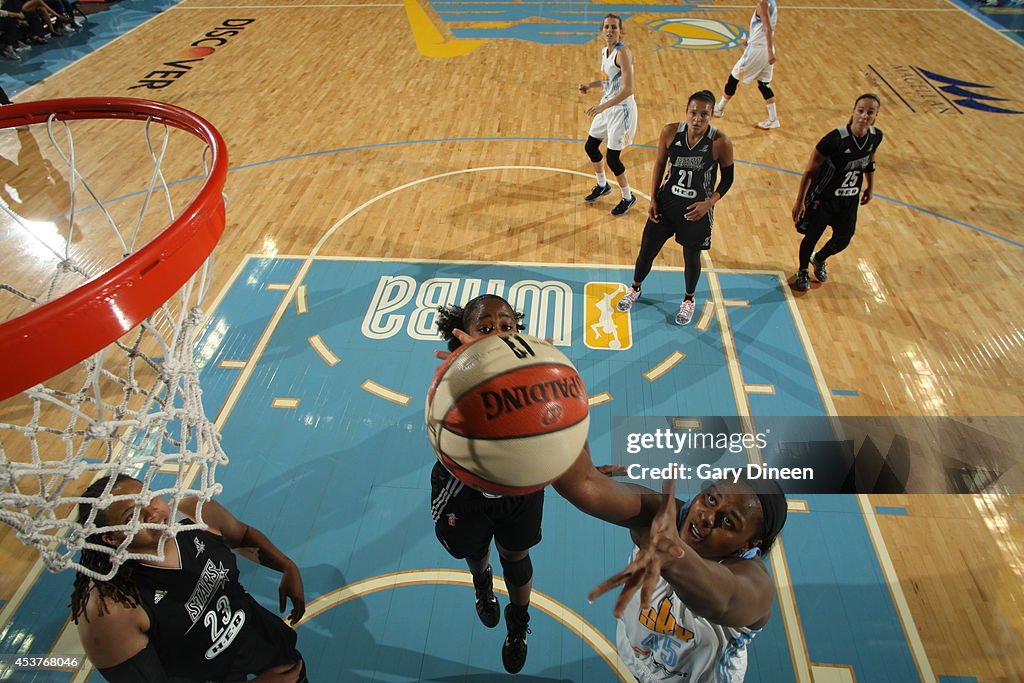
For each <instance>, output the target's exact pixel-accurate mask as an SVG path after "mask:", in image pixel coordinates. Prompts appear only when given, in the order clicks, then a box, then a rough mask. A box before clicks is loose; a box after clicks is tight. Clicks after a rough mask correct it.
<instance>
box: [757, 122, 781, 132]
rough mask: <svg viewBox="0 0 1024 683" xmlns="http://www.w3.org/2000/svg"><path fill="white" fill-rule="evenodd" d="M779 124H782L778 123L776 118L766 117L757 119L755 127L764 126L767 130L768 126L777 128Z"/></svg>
mask: <svg viewBox="0 0 1024 683" xmlns="http://www.w3.org/2000/svg"><path fill="white" fill-rule="evenodd" d="M781 125H782V124H781V123H779V120H778V119H768V120H767V121H759V122H758V124H757V127H758V128H764V129H765V130H768V129H769V128H778V127H780V126H781Z"/></svg>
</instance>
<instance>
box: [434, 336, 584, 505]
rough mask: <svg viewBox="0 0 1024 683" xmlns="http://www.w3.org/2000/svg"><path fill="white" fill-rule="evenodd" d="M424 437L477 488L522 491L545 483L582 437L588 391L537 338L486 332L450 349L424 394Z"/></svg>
mask: <svg viewBox="0 0 1024 683" xmlns="http://www.w3.org/2000/svg"><path fill="white" fill-rule="evenodd" d="M426 423H427V436H428V438H429V439H430V445H431V446H432V447H433V448H434V452H435V453H436V454H437V457H438V459H439V460H440V461H441V463H442V464H443V465H444V466H445V467H446V468H447V469H448V471H449V472H451V473H452V474H453V475H455V476H456V477H458V478H459V479H461V480H462V481H463V482H465V483H466V484H469V485H470V486H473V487H475V488H477V489H480V490H483V491H487V492H489V493H496V494H501V495H511V496H522V495H526V494H527V493H532V492H533V491H537V490H540V489H542V488H544V487H545V486H546V485H547V484H549V483H551V482H552V481H554V480H555V479H557V478H558V477H560V476H561V475H562V474H564V473H565V471H566V470H567V469H569V466H570V465H572V463H573V462H574V461H575V460H576V457H577V456H578V455H579V453H580V450H581V449H582V448H583V444H584V443H585V442H586V440H587V428H588V427H589V425H590V410H589V405H588V403H587V391H586V388H585V387H584V385H583V380H582V379H580V376H579V373H577V372H576V368H575V367H574V366H573V364H572V362H571V361H570V360H569V359H568V358H566V357H565V355H564V354H563V353H562V352H561V351H559V350H558V349H556V348H555V347H554V345H552V344H551V343H550V342H547V341H545V340H543V339H538V338H536V337H531V336H529V335H523V334H503V335H491V336H487V337H482V338H481V339H478V340H475V341H474V342H472V343H471V344H467V345H464V346H462V347H460V348H458V349H457V350H456V351H454V352H453V353H452V355H451V356H449V357H448V359H447V360H446V361H445V363H444V364H443V365H442V366H441V367H440V368H439V369H438V371H437V373H436V374H435V375H434V380H433V382H432V383H431V386H430V390H429V391H428V392H427V405H426Z"/></svg>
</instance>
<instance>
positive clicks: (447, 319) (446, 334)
mask: <svg viewBox="0 0 1024 683" xmlns="http://www.w3.org/2000/svg"><path fill="white" fill-rule="evenodd" d="M495 299H497V300H498V301H501V302H503V303H504V304H505V305H507V306H508V307H509V308H512V304H510V303H509V302H508V301H506V300H505V298H504V297H500V296H498V295H497V294H481V295H480V296H478V297H476V298H475V299H470V300H469V301H467V302H466V305H465V306H464V307H463V306H441V307H440V308H438V309H437V331H438V332H440V333H441V337H442V338H443V339H444V340H445V341H446V342H448V350H449V351H454V350H455V349H457V348H459V346H461V345H462V342H460V341H459V339H458V337H456V336H455V330H457V329H458V330H463V331H465V329H466V327H467V324H466V323H467V322H468V321H469V319H470V318H471V317H472V316H473V315H475V314H476V312H477V310H478V309H479V308H480V307H481V306H482V305H483V304H484V303H485V302H487V301H493V300H495ZM512 314H513V315H514V316H515V319H516V328H517V329H519V330H525V329H526V328H525V327H524V326H523V324H522V320H523V314H522V313H520V312H519V311H517V310H515V309H513V310H512Z"/></svg>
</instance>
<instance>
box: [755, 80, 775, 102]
mask: <svg viewBox="0 0 1024 683" xmlns="http://www.w3.org/2000/svg"><path fill="white" fill-rule="evenodd" d="M757 89H758V90H760V91H761V95H763V96H764V98H765V99H766V100H770V99H771V98H773V97H775V93H773V92H772V86H771V83H766V82H764V81H758V82H757Z"/></svg>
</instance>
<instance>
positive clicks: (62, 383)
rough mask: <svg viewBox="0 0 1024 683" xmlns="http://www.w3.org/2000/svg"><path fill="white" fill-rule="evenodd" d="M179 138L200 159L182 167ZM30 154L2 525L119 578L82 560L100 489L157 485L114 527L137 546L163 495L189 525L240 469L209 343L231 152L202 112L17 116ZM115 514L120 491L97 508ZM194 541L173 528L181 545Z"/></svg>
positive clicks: (0, 238)
mask: <svg viewBox="0 0 1024 683" xmlns="http://www.w3.org/2000/svg"><path fill="white" fill-rule="evenodd" d="M113 121H124V122H126V123H114V122H113ZM124 126H126V127H127V129H138V128H144V136H130V135H128V134H125V130H126V128H123V127H124ZM154 131H157V132H158V134H159V133H162V137H160V138H159V139H155V138H154ZM177 131H184V133H185V134H182V133H178V132H177ZM130 132H133V131H130V130H129V133H130ZM135 132H137V131H135ZM175 136H180V137H175ZM76 137H77V138H78V139H77V141H76V139H75V138H76ZM15 138H16V139H15ZM140 138H141V139H142V140H143V141H144V143H145V144H144V145H142V144H134V141H137V140H139V139H140ZM40 139H48V140H49V142H50V144H51V147H48V148H47V149H46V151H43V150H42V149H41V147H40V145H39V141H40ZM172 139H173V142H174V148H175V149H177V148H178V147H179V146H182V147H184V148H186V150H188V151H189V152H192V154H191V155H189V154H186V155H180V154H175V155H172V158H173V161H171V160H170V159H168V158H167V154H168V150H169V149H170V148H171V142H172ZM130 141H131V142H130ZM183 141H184V142H183ZM14 149H17V156H18V159H19V161H21V162H22V163H20V164H18V166H17V170H16V172H14V173H12V175H11V178H10V179H8V178H7V177H5V178H4V180H3V181H2V182H0V273H2V274H0V297H2V298H0V320H2V321H3V322H0V363H2V365H3V370H2V372H0V521H3V522H4V523H6V524H8V525H10V526H12V527H13V528H14V529H15V530H16V531H17V534H18V537H19V539H20V540H22V541H23V542H24V543H26V544H29V545H32V546H34V547H36V548H37V549H38V550H39V552H40V554H41V555H42V557H43V559H44V561H45V562H46V564H47V566H48V567H49V568H50V569H51V570H54V571H57V570H60V569H65V568H67V567H75V568H76V569H78V570H79V571H83V572H84V573H87V574H90V575H92V576H93V577H94V578H109V576H98V575H95V574H94V573H93V572H91V571H90V570H88V569H87V568H83V567H81V565H79V564H77V563H76V562H75V559H74V556H75V554H76V553H77V551H79V550H81V549H82V548H83V547H89V548H93V549H96V548H95V542H94V541H95V538H96V534H97V533H99V531H100V528H99V527H97V525H96V524H95V519H94V518H95V515H89V519H86V520H81V522H79V521H76V519H75V514H74V513H73V511H71V509H70V508H71V506H72V505H74V504H75V503H80V502H83V499H82V498H81V491H82V490H83V489H84V488H85V485H86V484H88V483H89V481H90V480H91V479H93V478H95V477H98V476H102V475H105V474H110V475H116V474H122V473H124V474H130V475H131V476H134V477H136V478H138V479H140V480H141V481H142V482H143V491H142V492H141V493H139V494H138V495H137V496H136V497H135V499H134V506H135V514H134V515H133V517H132V520H130V522H129V523H128V524H121V525H120V526H117V527H112V530H120V531H125V532H126V534H128V536H129V538H130V537H131V536H133V535H134V534H135V533H136V532H137V531H138V530H139V529H145V528H153V526H154V525H152V524H146V523H143V522H141V521H140V519H139V517H140V515H139V511H140V510H141V508H142V507H143V506H144V505H146V504H147V503H148V501H149V500H150V498H152V497H153V496H154V495H169V496H170V497H171V508H172V510H176V509H177V504H178V502H179V501H180V500H181V498H183V497H185V496H197V497H199V498H200V499H201V500H209V499H210V498H211V497H212V496H213V495H214V494H215V493H218V492H219V485H218V484H216V483H215V481H214V474H215V468H216V466H217V465H218V464H223V463H225V462H226V461H227V458H226V457H225V455H224V453H223V451H222V450H221V448H220V445H219V434H218V433H217V431H216V428H215V427H214V426H213V424H212V423H210V422H209V420H208V419H207V418H206V416H205V414H204V413H203V409H202V403H201V396H202V392H201V389H200V387H199V382H198V366H197V362H196V358H195V352H194V350H193V343H194V341H195V339H196V336H197V334H198V332H199V330H200V329H201V327H202V322H203V316H202V310H201V305H202V303H203V300H204V299H205V297H206V295H207V292H208V288H209V287H210V285H211V282H212V279H213V272H212V269H213V256H212V254H213V249H214V247H215V246H216V244H217V241H218V240H219V239H220V236H221V233H222V232H223V230H224V225H225V199H224V196H223V188H224V183H225V179H226V175H227V151H226V147H225V144H224V140H223V138H222V137H221V135H220V133H218V132H217V130H216V129H215V128H214V127H213V126H212V125H211V124H210V123H208V122H207V121H205V120H204V119H202V118H201V117H199V116H197V115H196V114H194V113H192V112H189V111H187V110H185V109H182V108H180V107H176V106H174V105H170V104H164V103H159V102H151V101H146V100H138V99H128V98H81V99H63V100H48V101H40V102H25V103H19V104H15V105H8V106H5V107H0V155H2V156H5V157H6V156H7V155H8V154H11V155H13V154H14V152H13V151H12V150H14ZM112 151H114V152H116V153H117V154H116V156H117V157H118V159H117V161H110V160H109V157H110V156H111V152H112ZM122 155H123V156H124V157H125V158H124V159H121V156H122ZM183 156H184V157H189V156H191V158H182V157H183ZM55 160H56V161H55ZM115 167H116V168H117V170H116V171H113V170H112V169H113V168H115ZM168 167H170V168H168ZM138 169H143V170H144V171H145V175H146V177H145V178H136V177H132V176H131V174H132V173H133V172H138ZM62 170H63V172H65V173H66V178H60V176H61V174H62ZM168 172H169V173H171V174H173V175H172V177H173V178H175V179H174V180H170V181H169V180H168V179H167V175H166V174H167V173H168ZM5 175H6V174H5ZM55 177H58V178H59V180H55ZM197 179H202V185H201V187H200V188H199V189H198V191H195V192H191V193H190V192H189V191H188V189H187V188H188V186H189V184H190V183H193V182H196V181H197ZM63 180H66V183H67V193H66V196H65V195H64V193H63V192H61V191H59V185H60V184H61V182H60V181H63ZM40 188H42V189H40ZM52 188H56V191H54V192H50V191H49V190H50V189H52ZM19 189H20V190H21V191H19ZM126 189H127V190H129V191H130V190H136V191H135V192H132V193H131V194H128V195H125V196H119V195H120V193H123V192H124V191H125V190H126ZM44 190H46V191H44ZM58 197H65V198H64V199H58ZM154 197H155V198H158V199H162V202H157V201H151V200H153V199H154ZM83 198H84V199H85V200H90V201H83ZM164 209H166V211H165V210H164ZM29 216H39V217H41V218H42V220H40V219H39V218H29ZM53 216H56V218H52V217H53ZM59 226H64V227H59ZM11 252H13V253H11ZM23 273H26V274H24V275H23ZM19 277H20V278H22V279H21V281H18V278H19ZM12 280H14V281H13V282H12ZM197 476H198V480H199V481H198V482H197V483H196V485H195V487H193V480H194V479H195V478H196V477H197ZM123 499H124V496H118V497H117V500H123ZM111 500H112V498H111V490H110V487H109V486H108V487H106V490H105V491H104V494H103V495H102V496H100V498H98V499H96V500H92V501H87V502H90V503H92V504H94V505H96V506H97V507H99V508H100V509H102V508H103V507H105V505H107V504H109V503H110V501H111ZM69 513H70V514H69ZM196 521H201V520H196ZM177 529H178V525H177V523H176V522H175V521H174V520H168V524H166V525H164V526H163V527H161V530H162V531H163V532H164V534H163V537H164V538H167V537H169V536H171V535H173V534H174V533H176V531H177ZM126 546H127V543H124V544H122V546H121V548H119V549H113V548H110V549H108V551H109V552H110V554H111V555H112V560H113V561H112V564H113V569H112V570H111V572H110V574H111V575H112V573H113V571H116V568H117V566H118V565H119V564H120V562H122V561H124V560H125V559H132V558H135V557H138V556H136V555H133V554H132V553H130V552H129V551H128V549H127V547H126ZM104 547H105V546H104Z"/></svg>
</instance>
